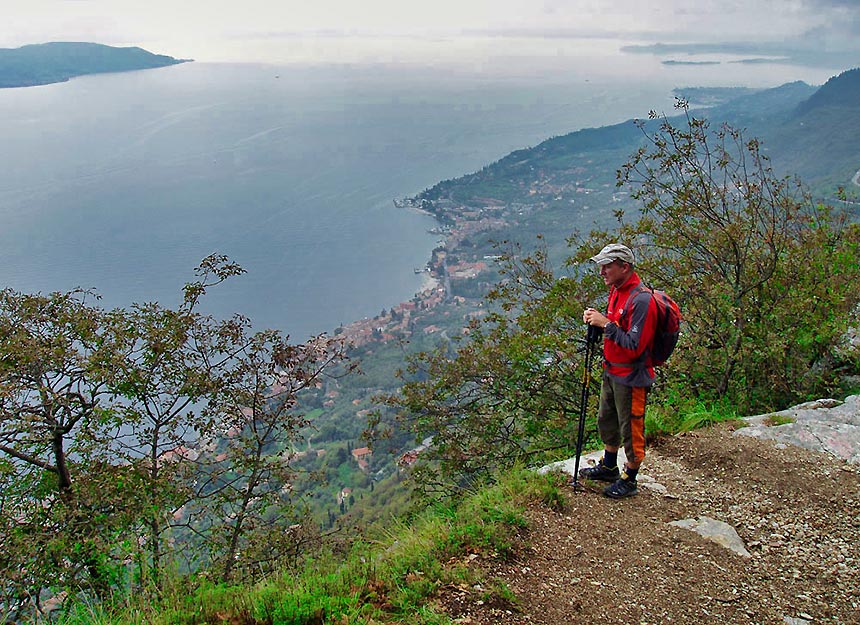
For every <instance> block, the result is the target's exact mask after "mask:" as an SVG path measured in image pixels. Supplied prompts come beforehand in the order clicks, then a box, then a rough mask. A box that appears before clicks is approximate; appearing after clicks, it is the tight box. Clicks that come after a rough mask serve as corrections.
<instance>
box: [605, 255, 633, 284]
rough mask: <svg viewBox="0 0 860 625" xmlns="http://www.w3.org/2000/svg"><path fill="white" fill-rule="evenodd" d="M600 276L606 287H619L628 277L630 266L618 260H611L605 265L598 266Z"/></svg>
mask: <svg viewBox="0 0 860 625" xmlns="http://www.w3.org/2000/svg"><path fill="white" fill-rule="evenodd" d="M600 276H601V277H602V278H603V282H604V284H606V286H614V287H615V288H618V287H620V286H621V285H622V284H624V283H625V282H627V278H629V277H630V265H628V264H627V263H625V262H624V261H620V260H613V261H612V262H611V263H608V264H606V265H600Z"/></svg>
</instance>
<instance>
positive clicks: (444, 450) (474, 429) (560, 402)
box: [388, 248, 595, 493]
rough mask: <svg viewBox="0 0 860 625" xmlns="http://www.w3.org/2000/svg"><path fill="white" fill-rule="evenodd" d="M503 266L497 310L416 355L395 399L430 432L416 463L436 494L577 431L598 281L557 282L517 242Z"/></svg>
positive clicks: (423, 432) (495, 295)
mask: <svg viewBox="0 0 860 625" xmlns="http://www.w3.org/2000/svg"><path fill="white" fill-rule="evenodd" d="M503 264H504V268H503V270H502V273H503V276H504V278H503V280H502V281H501V282H500V283H499V285H498V286H497V287H496V288H495V289H494V290H493V291H492V292H491V293H490V295H489V296H488V298H487V305H488V307H490V308H491V309H492V310H493V311H494V312H491V313H490V314H488V315H487V316H486V317H485V318H483V319H481V320H479V321H475V322H473V323H472V324H471V326H470V327H469V333H468V337H467V338H466V339H464V340H457V341H454V342H452V343H451V344H447V345H442V346H441V347H439V348H438V349H437V350H435V351H433V352H424V353H420V354H417V355H416V356H415V357H413V358H411V360H410V361H409V364H408V366H407V368H406V370H405V371H404V372H403V373H402V376H403V377H404V379H405V380H406V383H405V384H404V385H403V387H402V388H401V389H400V391H399V392H397V393H395V394H392V395H390V396H389V397H388V404H389V405H391V406H393V407H394V408H395V409H396V410H397V411H398V414H399V419H400V422H401V426H404V427H407V428H409V429H410V430H411V431H413V432H414V433H415V435H416V439H417V440H423V439H425V438H428V437H432V445H430V446H429V448H428V449H426V450H425V451H423V452H422V454H421V457H420V458H421V462H420V464H419V465H418V467H417V469H416V471H417V477H418V482H419V484H420V485H421V486H422V488H423V489H424V490H425V491H427V492H428V493H429V492H436V493H438V492H451V491H455V490H458V489H461V488H464V487H473V486H474V485H475V484H476V483H479V482H480V481H482V480H487V479H492V478H493V476H494V475H495V474H496V473H497V472H498V470H499V469H502V468H506V467H510V466H513V465H514V464H516V463H526V464H528V463H534V462H537V461H540V460H545V459H546V458H548V457H551V456H552V454H553V452H554V451H555V450H558V449H560V448H565V447H568V446H570V445H571V444H572V443H573V441H574V437H575V436H576V418H575V416H576V415H578V413H579V409H580V406H579V405H578V403H579V398H580V396H581V393H580V389H581V386H580V385H581V380H582V379H583V369H582V368H583V365H584V361H583V358H582V355H583V351H584V344H585V343H584V339H585V326H583V325H582V319H581V314H582V307H581V303H582V302H585V301H588V300H589V299H591V298H592V297H593V296H594V295H595V290H594V289H595V285H594V281H593V280H587V279H586V280H574V279H570V280H556V279H555V277H554V275H553V273H552V271H551V270H550V267H549V265H548V262H547V259H546V253H545V252H544V251H543V250H539V251H538V252H536V253H535V254H533V255H530V256H525V257H523V256H520V255H519V254H518V253H517V249H516V248H513V249H511V250H510V252H509V253H508V254H506V255H505V256H504V258H503ZM594 396H595V394H592V398H594Z"/></svg>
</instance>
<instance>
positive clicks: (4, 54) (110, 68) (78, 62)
mask: <svg viewBox="0 0 860 625" xmlns="http://www.w3.org/2000/svg"><path fill="white" fill-rule="evenodd" d="M190 62H192V59H176V58H174V57H172V56H167V55H164V54H153V53H152V52H149V51H147V50H144V49H143V48H136V47H127V48H118V47H113V46H106V45H102V44H99V43H81V42H52V43H40V44H32V45H27V46H21V47H20V48H0V89H20V88H24V87H42V86H45V85H53V84H57V83H63V82H68V81H69V80H71V79H72V78H77V77H79V76H91V75H93V74H115V73H121V72H134V71H139V70H143V69H157V68H160V67H169V66H171V65H178V64H180V63H190Z"/></svg>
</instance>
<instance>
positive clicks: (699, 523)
mask: <svg viewBox="0 0 860 625" xmlns="http://www.w3.org/2000/svg"><path fill="white" fill-rule="evenodd" d="M669 525H674V526H675V527H681V528H683V529H688V530H691V531H694V532H696V533H697V534H699V535H701V536H702V537H704V538H706V539H707V540H710V541H712V542H715V543H717V544H718V545H721V546H722V547H725V548H726V549H730V550H731V551H733V552H735V553H736V554H738V555H739V556H743V557H745V558H750V557H752V556H751V555H750V552H749V551H747V548H746V545H744V541H743V540H742V539H741V537H740V536H738V533H737V532H736V531H735V528H733V527H732V526H731V525H729V524H728V523H723V522H722V521H717V520H716V519H712V518H710V517H706V516H700V517H698V518H695V519H682V520H680V521H672V522H671V523H669Z"/></svg>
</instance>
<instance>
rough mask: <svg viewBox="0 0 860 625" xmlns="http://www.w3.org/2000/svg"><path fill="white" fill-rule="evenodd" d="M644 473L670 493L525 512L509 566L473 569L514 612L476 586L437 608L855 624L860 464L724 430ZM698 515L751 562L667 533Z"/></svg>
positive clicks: (481, 623) (859, 616)
mask: <svg viewBox="0 0 860 625" xmlns="http://www.w3.org/2000/svg"><path fill="white" fill-rule="evenodd" d="M644 466H645V468H644V469H643V473H644V474H646V475H648V476H650V477H652V478H654V479H655V480H656V481H657V482H658V483H660V484H662V485H663V486H665V487H666V492H665V493H660V492H657V491H653V490H646V489H644V488H641V487H640V493H639V495H638V496H636V497H633V498H631V499H627V500H622V501H615V500H610V499H607V498H605V497H603V496H602V495H601V494H600V489H599V488H598V487H597V486H595V487H594V488H591V487H589V488H586V489H584V490H579V491H576V492H574V491H573V490H572V489H571V490H568V492H567V507H566V509H565V510H563V511H561V512H553V511H551V510H548V509H546V508H543V507H539V506H536V507H534V508H533V509H532V510H530V512H529V517H530V524H529V528H528V529H527V530H525V531H524V532H523V533H522V535H521V536H520V537H519V544H518V548H517V551H516V556H515V558H514V559H513V560H509V561H506V562H500V561H493V560H481V559H473V560H472V561H471V563H470V566H480V567H483V568H484V569H485V570H486V571H487V573H488V574H489V576H490V577H495V578H497V579H499V580H501V581H503V582H504V583H505V584H506V585H507V586H508V587H509V588H510V589H511V590H512V591H513V592H514V593H515V595H516V599H515V600H514V601H513V602H510V603H507V602H501V603H498V602H497V603H496V604H493V603H492V602H490V603H487V602H483V603H482V602H480V597H481V590H482V589H480V588H456V589H446V590H445V591H444V592H443V593H442V595H441V597H440V602H441V603H442V604H443V605H444V606H445V607H446V609H447V610H448V612H449V614H450V615H451V616H452V617H453V618H455V619H456V620H457V622H459V623H471V624H474V625H491V624H492V625H500V624H501V625H506V624H510V625H514V624H516V625H522V624H527V623H534V624H541V625H569V624H576V623H600V624H602V625H610V624H614V623H617V624H622V623H623V624H625V625H628V624H630V623H639V624H646V623H647V624H655V625H657V624H661V625H662V624H665V623H691V624H692V623H696V624H706V623H707V624H709V623H713V624H718V623H719V624H735V623H754V624H757V625H768V624H773V625H786V624H788V625H801V624H803V623H845V624H860V582H858V577H857V571H858V570H860V467H858V466H857V465H851V464H847V463H845V462H844V461H842V460H839V459H836V458H834V457H833V456H831V455H827V454H824V453H821V452H815V451H808V450H804V449H800V448H798V447H794V446H786V445H784V444H779V443H774V442H772V441H761V440H758V439H754V438H749V437H742V436H734V435H733V434H732V431H731V429H730V428H729V427H726V426H721V427H717V428H713V429H710V430H704V431H700V432H696V433H691V434H686V435H682V436H676V437H673V438H671V439H669V440H667V441H664V442H662V443H661V444H660V445H658V446H657V447H656V448H653V449H651V450H650V453H649V456H648V458H647V459H646V464H645V465H644ZM601 486H602V485H601ZM699 516H707V517H711V518H714V519H717V520H720V521H724V522H726V523H728V524H730V525H731V526H733V527H734V528H735V529H736V530H737V532H738V534H739V535H740V537H741V539H742V540H743V541H744V543H745V545H746V548H747V549H748V550H749V552H750V554H751V556H750V557H749V558H746V557H743V556H740V555H737V554H735V553H734V552H732V551H730V550H729V549H726V548H725V547H722V546H719V545H717V544H716V543H714V542H711V541H708V540H706V539H704V538H702V537H701V536H699V535H698V534H696V533H694V532H692V531H690V530H686V529H682V528H678V527H674V526H671V525H669V522H671V521H676V520H679V519H686V518H696V517H699Z"/></svg>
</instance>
